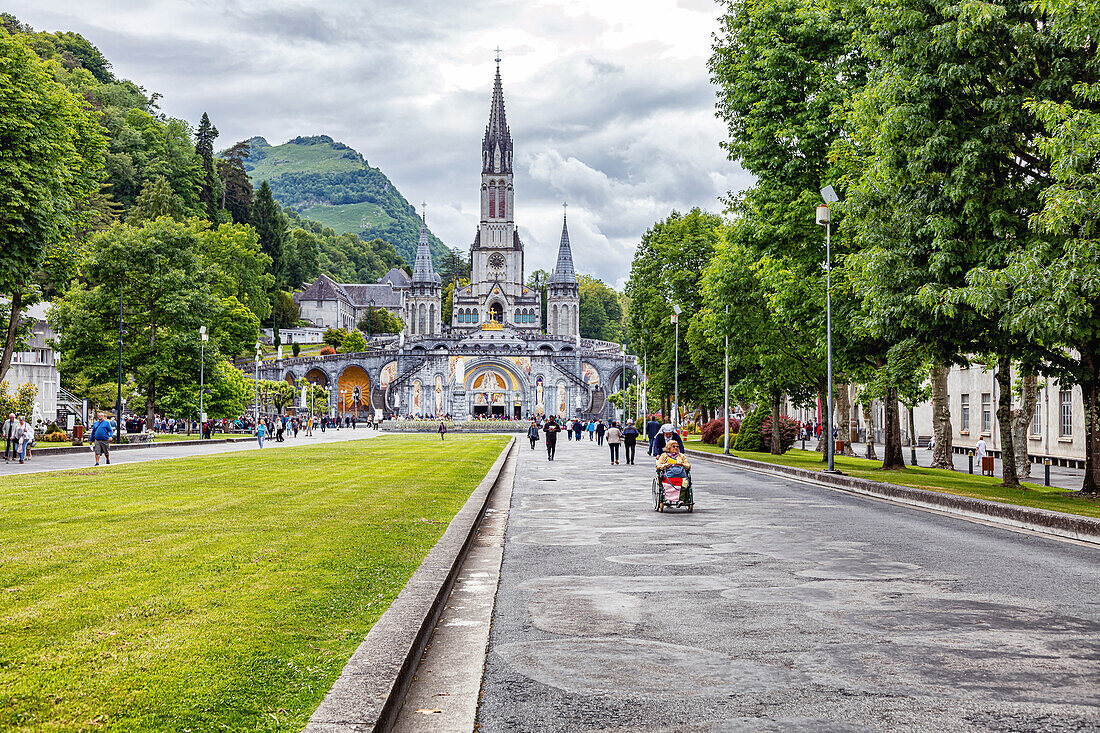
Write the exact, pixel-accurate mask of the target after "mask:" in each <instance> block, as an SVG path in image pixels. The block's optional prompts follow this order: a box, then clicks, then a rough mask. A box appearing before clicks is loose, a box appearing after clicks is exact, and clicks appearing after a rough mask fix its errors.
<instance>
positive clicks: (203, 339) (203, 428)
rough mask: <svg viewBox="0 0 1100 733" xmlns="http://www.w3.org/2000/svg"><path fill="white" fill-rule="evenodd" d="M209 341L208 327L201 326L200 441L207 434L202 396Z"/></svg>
mask: <svg viewBox="0 0 1100 733" xmlns="http://www.w3.org/2000/svg"><path fill="white" fill-rule="evenodd" d="M209 339H210V337H209V336H208V335H207V333H206V326H199V440H202V438H203V434H204V433H205V432H206V412H205V411H204V410H203V401H202V396H203V388H204V387H205V386H206V384H205V382H206V373H205V369H206V342H207V341H208V340H209Z"/></svg>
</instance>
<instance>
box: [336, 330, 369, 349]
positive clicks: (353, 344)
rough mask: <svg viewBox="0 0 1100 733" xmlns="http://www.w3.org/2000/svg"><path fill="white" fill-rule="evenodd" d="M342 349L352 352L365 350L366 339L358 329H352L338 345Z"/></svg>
mask: <svg viewBox="0 0 1100 733" xmlns="http://www.w3.org/2000/svg"><path fill="white" fill-rule="evenodd" d="M340 348H341V350H342V351H344V352H347V353H353V352H357V351H366V350H367V340H366V339H365V338H363V334H361V333H359V332H358V331H352V332H350V333H349V334H348V335H347V336H345V337H344V343H342V344H341V345H340Z"/></svg>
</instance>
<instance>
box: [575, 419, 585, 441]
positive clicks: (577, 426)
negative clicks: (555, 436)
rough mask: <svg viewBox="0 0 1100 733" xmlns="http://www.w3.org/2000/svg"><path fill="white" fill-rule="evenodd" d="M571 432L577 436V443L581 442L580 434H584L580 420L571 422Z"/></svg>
mask: <svg viewBox="0 0 1100 733" xmlns="http://www.w3.org/2000/svg"><path fill="white" fill-rule="evenodd" d="M573 432H574V433H576V434H577V442H578V443H579V442H581V433H583V432H584V424H583V423H582V422H581V421H580V420H574V421H573Z"/></svg>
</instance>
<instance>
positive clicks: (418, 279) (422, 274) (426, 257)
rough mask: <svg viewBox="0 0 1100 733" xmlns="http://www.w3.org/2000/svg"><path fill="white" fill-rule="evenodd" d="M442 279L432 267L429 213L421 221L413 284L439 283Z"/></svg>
mask: <svg viewBox="0 0 1100 733" xmlns="http://www.w3.org/2000/svg"><path fill="white" fill-rule="evenodd" d="M441 282H442V280H441V279H440V277H439V274H438V273H436V271H435V268H433V267H432V252H431V250H430V249H429V247H428V215H427V213H426V212H425V214H424V216H423V218H422V219H421V222H420V242H419V243H417V245H416V262H415V264H414V265H413V276H412V284H413V285H439V284H440V283H441Z"/></svg>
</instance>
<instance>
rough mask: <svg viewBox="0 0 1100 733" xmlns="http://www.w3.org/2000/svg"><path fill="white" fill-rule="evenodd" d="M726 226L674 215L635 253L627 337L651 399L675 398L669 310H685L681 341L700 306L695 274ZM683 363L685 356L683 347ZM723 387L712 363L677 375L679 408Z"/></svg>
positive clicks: (699, 215) (714, 219)
mask: <svg viewBox="0 0 1100 733" xmlns="http://www.w3.org/2000/svg"><path fill="white" fill-rule="evenodd" d="M724 226H725V225H724V223H723V221H722V219H721V218H720V217H718V216H715V215H713V214H707V213H704V212H702V211H701V210H699V209H693V210H692V211H690V212H688V213H687V214H680V213H678V212H675V211H674V212H672V213H671V214H670V215H669V216H668V218H667V219H665V220H663V221H659V222H657V223H656V224H654V225H653V226H652V227H651V228H650V229H649V231H647V232H646V233H645V234H644V235H642V241H641V243H640V244H639V246H638V248H637V250H636V251H635V253H634V262H633V265H632V266H631V270H630V278H629V279H628V280H627V284H626V294H627V296H628V297H629V298H630V307H631V312H630V318H629V321H628V324H629V325H628V332H629V339H630V343H632V344H633V345H634V349H635V352H636V353H640V354H642V355H643V356H644V357H645V359H646V361H648V364H649V374H648V377H649V386H650V387H651V388H652V389H653V391H654V395H655V396H656V395H662V396H664V397H665V403H666V409H665V410H664V412H665V414H669V409H668V398H669V397H671V396H672V393H673V382H674V378H673V377H674V375H673V371H674V369H673V366H674V364H673V362H674V347H675V345H676V344H675V338H674V333H675V330H674V328H673V326H672V323H671V321H670V317H671V315H672V306H673V304H676V305H679V306H680V308H681V309H682V310H683V313H682V315H681V316H680V334H681V336H680V338H681V340H683V339H684V337H685V336H686V334H687V331H688V329H689V328H690V326H691V319H692V318H693V316H694V314H697V313H699V312H700V311H701V310H702V309H703V306H704V300H703V295H702V291H701V282H700V278H699V273H700V272H702V271H703V270H704V269H706V267H707V264H708V263H709V262H710V260H711V257H712V256H713V254H714V248H715V245H716V244H717V243H718V241H720V240H721V238H722V236H723V229H724ZM680 352H681V359H683V360H685V363H686V360H687V350H686V348H685V346H684V345H683V344H682V345H681V349H680ZM715 374H717V375H718V383H719V384H720V383H721V381H720V380H721V365H720V364H719V363H717V362H714V361H711V362H710V364H709V365H707V368H706V369H703V370H700V369H699V368H695V369H681V370H680V393H681V402H695V401H701V402H711V401H714V398H715V395H714V394H713V393H712V392H710V391H708V389H707V385H708V384H710V385H713V384H714V383H715V380H714V375H715Z"/></svg>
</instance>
